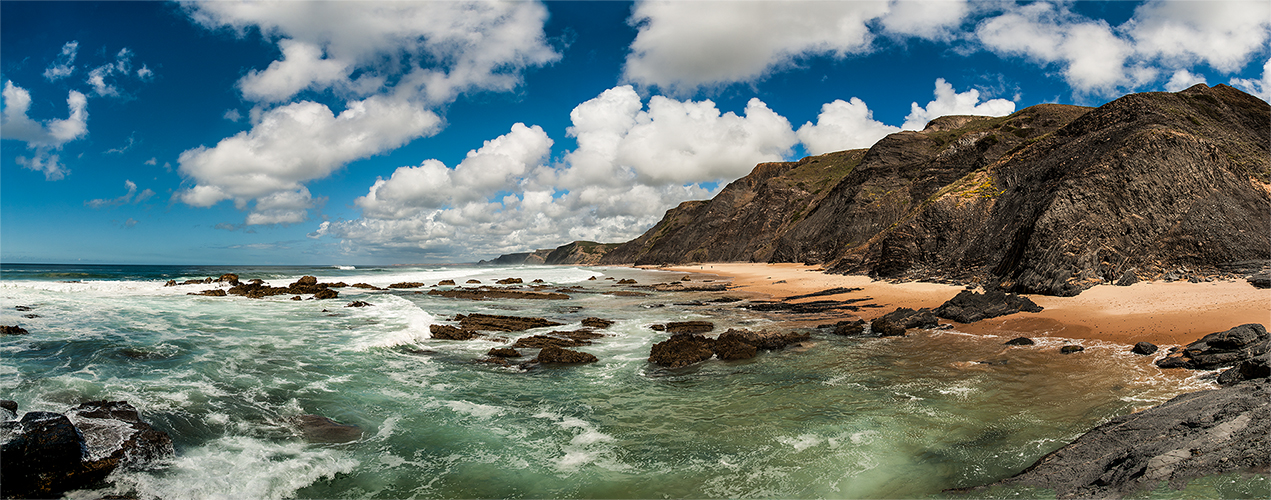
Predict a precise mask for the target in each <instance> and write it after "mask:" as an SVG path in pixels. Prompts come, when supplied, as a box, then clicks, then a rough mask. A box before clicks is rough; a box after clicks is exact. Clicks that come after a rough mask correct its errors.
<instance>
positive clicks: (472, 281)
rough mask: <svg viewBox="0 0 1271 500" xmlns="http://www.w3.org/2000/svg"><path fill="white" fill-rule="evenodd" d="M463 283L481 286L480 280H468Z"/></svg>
mask: <svg viewBox="0 0 1271 500" xmlns="http://www.w3.org/2000/svg"><path fill="white" fill-rule="evenodd" d="M465 283H467V284H469V285H480V284H481V280H468V281H465Z"/></svg>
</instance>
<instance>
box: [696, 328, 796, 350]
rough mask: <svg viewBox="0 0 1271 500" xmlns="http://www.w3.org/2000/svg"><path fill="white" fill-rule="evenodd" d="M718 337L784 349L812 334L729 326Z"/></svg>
mask: <svg viewBox="0 0 1271 500" xmlns="http://www.w3.org/2000/svg"><path fill="white" fill-rule="evenodd" d="M719 338H720V339H726V338H736V339H738V340H741V341H742V342H745V343H747V344H750V345H753V346H755V347H757V348H759V349H765V350H769V351H775V350H777V349H784V348H785V347H786V346H788V345H790V344H794V343H797V342H802V341H804V340H808V339H810V338H812V336H811V335H809V334H806V333H796V332H773V331H759V332H752V331H750V330H736V329H732V328H729V329H728V331H726V332H724V333H722V334H720V336H719Z"/></svg>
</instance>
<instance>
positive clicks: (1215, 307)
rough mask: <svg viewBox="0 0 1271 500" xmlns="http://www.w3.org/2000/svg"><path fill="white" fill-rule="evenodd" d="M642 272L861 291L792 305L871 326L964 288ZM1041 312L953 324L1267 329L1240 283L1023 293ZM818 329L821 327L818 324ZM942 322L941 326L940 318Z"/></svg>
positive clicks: (778, 274)
mask: <svg viewBox="0 0 1271 500" xmlns="http://www.w3.org/2000/svg"><path fill="white" fill-rule="evenodd" d="M641 268H644V269H658V270H665V271H678V272H687V273H692V274H695V275H713V276H717V277H719V278H721V279H731V285H730V286H729V290H733V291H740V292H746V293H750V294H754V295H758V296H767V297H771V298H772V299H774V300H780V299H784V298H786V297H791V296H795V295H803V294H808V293H814V292H819V291H822V290H827V289H830V288H836V287H846V288H862V290H860V291H854V292H849V293H844V294H838V295H828V296H821V297H813V298H806V299H797V300H793V301H791V302H795V303H798V302H806V301H813V300H827V299H828V300H845V299H847V298H861V297H869V298H871V299H872V300H869V301H866V303H871V304H875V305H878V306H881V307H877V308H866V309H861V310H860V311H858V312H856V313H852V314H851V316H853V317H860V318H863V319H865V320H870V319H873V318H875V317H878V316H882V315H883V314H885V313H888V312H891V311H893V310H895V309H896V308H897V307H909V308H913V309H919V308H923V307H930V308H935V307H939V306H940V304H943V303H944V302H945V301H946V300H949V299H950V298H952V297H953V296H954V295H957V293H958V292H959V291H962V290H963V289H964V288H965V287H962V286H955V285H942V284H936V283H922V282H906V283H889V282H886V281H874V280H872V279H871V278H869V277H868V276H851V275H833V274H826V273H824V272H822V271H821V269H820V268H818V267H814V266H807V265H803V264H762V263H732V262H728V263H719V262H715V263H698V264H693V265H677V266H667V267H653V266H641ZM1026 296H1027V297H1028V298H1030V299H1032V300H1033V302H1035V303H1037V305H1039V306H1042V308H1043V310H1042V311H1041V312H1039V313H1023V312H1021V313H1016V314H1011V315H1007V316H1002V317H998V318H991V319H986V320H981V321H978V322H976V323H972V324H961V323H955V324H956V325H957V329H958V330H959V331H962V332H966V333H972V334H980V335H983V334H991V335H999V336H1030V337H1062V338H1068V339H1074V340H1102V341H1108V342H1114V343H1121V344H1127V345H1132V344H1134V343H1137V342H1151V343H1153V344H1157V345H1184V344H1188V343H1191V342H1193V341H1195V340H1198V339H1200V338H1201V337H1203V336H1205V335H1208V334H1210V333H1214V332H1221V331H1224V330H1227V329H1229V328H1231V327H1234V326H1237V325H1242V324H1245V323H1261V324H1262V325H1263V326H1266V327H1268V328H1271V289H1258V288H1254V287H1253V286H1252V285H1250V284H1248V283H1246V282H1244V281H1243V280H1241V281H1217V282H1206V283H1190V282H1185V281H1175V282H1160V281H1147V282H1139V283H1135V284H1133V285H1131V286H1126V287H1120V286H1114V285H1098V286H1095V287H1093V288H1090V289H1088V290H1086V291H1084V292H1082V293H1081V294H1080V295H1077V296H1076V297H1052V296H1047V295H1026ZM827 319H828V318H827ZM821 322H822V323H823V322H825V321H821ZM942 322H948V320H942Z"/></svg>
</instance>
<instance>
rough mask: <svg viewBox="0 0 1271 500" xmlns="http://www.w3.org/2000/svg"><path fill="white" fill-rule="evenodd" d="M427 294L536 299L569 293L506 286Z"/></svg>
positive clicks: (459, 289)
mask: <svg viewBox="0 0 1271 500" xmlns="http://www.w3.org/2000/svg"><path fill="white" fill-rule="evenodd" d="M428 295H435V296H438V297H446V298H448V299H468V300H489V299H537V300H567V299H569V298H570V297H569V295H565V294H563V293H553V292H530V291H525V290H508V289H506V288H490V287H480V288H457V289H452V290H429V291H428Z"/></svg>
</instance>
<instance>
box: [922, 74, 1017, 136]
mask: <svg viewBox="0 0 1271 500" xmlns="http://www.w3.org/2000/svg"><path fill="white" fill-rule="evenodd" d="M935 95H936V98H935V100H932V101H930V102H928V103H927V105H926V106H923V107H919V106H918V103H916V102H915V103H913V104H910V105H909V109H910V111H909V116H906V117H905V123H904V125H901V126H900V128H902V129H905V130H922V129H923V128H924V127H926V126H927V122H929V121H931V120H934V119H936V118H939V117H941V116H949V115H979V116H1005V115H1009V114H1011V113H1014V112H1015V103H1014V102H1012V101H1008V100H1006V99H991V100H988V101H985V102H980V91H978V90H975V89H971V90H968V91H966V92H962V93H957V92H956V91H954V90H953V85H952V84H950V83H949V82H946V81H944V78H937V79H936V90H935Z"/></svg>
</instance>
